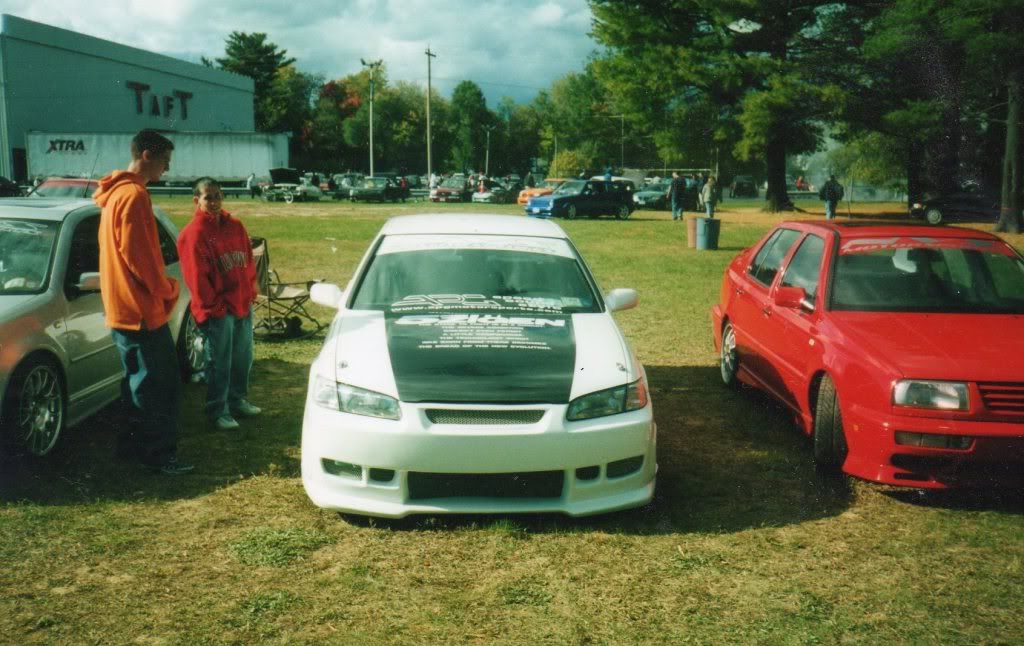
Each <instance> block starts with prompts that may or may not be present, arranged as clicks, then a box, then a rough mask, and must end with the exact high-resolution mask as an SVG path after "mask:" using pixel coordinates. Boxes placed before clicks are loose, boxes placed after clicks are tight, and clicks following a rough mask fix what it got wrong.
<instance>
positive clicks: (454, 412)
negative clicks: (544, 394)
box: [427, 408, 544, 425]
mask: <svg viewBox="0 0 1024 646" xmlns="http://www.w3.org/2000/svg"><path fill="white" fill-rule="evenodd" d="M541 417H544V410H543V409H525V410H523V409H513V410H476V409H468V410H467V409H452V408H428V409H427V419H429V420H430V421H431V422H432V423H434V424H480V425H494V424H536V423H537V422H539V421H540V418H541Z"/></svg>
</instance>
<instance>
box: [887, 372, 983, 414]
mask: <svg viewBox="0 0 1024 646" xmlns="http://www.w3.org/2000/svg"><path fill="white" fill-rule="evenodd" d="M892 402H893V404H895V405H897V406H913V407H914V408H934V409H937V410H967V409H968V407H969V405H970V399H969V397H968V394H967V384H965V383H962V382H957V381H920V380H915V379H904V380H903V381H897V382H896V386H895V387H893V390H892Z"/></svg>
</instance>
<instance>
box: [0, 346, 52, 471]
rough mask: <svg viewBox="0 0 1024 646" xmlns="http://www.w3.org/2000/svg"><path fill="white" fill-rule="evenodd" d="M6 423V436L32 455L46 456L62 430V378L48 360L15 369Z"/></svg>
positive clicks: (9, 394)
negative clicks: (7, 434)
mask: <svg viewBox="0 0 1024 646" xmlns="http://www.w3.org/2000/svg"><path fill="white" fill-rule="evenodd" d="M5 399H6V402H5V403H6V406H5V407H6V409H7V410H5V411H4V419H5V423H8V431H9V433H10V435H9V438H8V439H10V440H11V441H12V442H15V443H17V444H19V445H21V446H22V447H24V448H25V450H27V451H28V452H29V453H31V454H32V455H40V456H41V455H46V454H47V453H49V452H50V451H51V450H52V449H53V447H54V446H55V445H56V444H57V439H58V438H60V433H61V431H62V430H64V414H65V410H64V409H65V405H66V404H65V401H66V398H65V396H64V381H63V379H62V378H61V374H60V370H59V368H57V366H56V365H55V364H53V363H52V362H50V361H45V360H40V361H29V362H28V363H26V364H25V365H23V366H21V367H20V368H18V370H17V372H16V373H15V375H14V377H13V379H11V385H10V388H9V390H8V392H7V397H6V398H5Z"/></svg>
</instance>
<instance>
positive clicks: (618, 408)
mask: <svg viewBox="0 0 1024 646" xmlns="http://www.w3.org/2000/svg"><path fill="white" fill-rule="evenodd" d="M646 405H647V384H646V383H644V380H643V379H638V380H637V381H634V382H633V383H631V384H626V385H624V386H616V387H615V388H609V389H607V390H599V391H597V392H596V393H590V394H589V395H583V396H582V397H577V398H576V399H574V400H572V401H571V402H569V409H568V410H567V411H566V413H565V417H566V419H568V420H569V421H578V420H581V419H593V418H594V417H605V416H608V415H618V414H619V413H625V412H627V411H631V410H639V409H641V408H643V407H644V406H646Z"/></svg>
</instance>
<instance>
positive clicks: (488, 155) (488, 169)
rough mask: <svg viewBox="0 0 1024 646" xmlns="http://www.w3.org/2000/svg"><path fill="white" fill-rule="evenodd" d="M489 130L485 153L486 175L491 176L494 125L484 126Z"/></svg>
mask: <svg viewBox="0 0 1024 646" xmlns="http://www.w3.org/2000/svg"><path fill="white" fill-rule="evenodd" d="M484 130H486V131H487V153H486V154H485V155H484V177H490V176H491V131H492V130H494V126H484Z"/></svg>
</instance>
